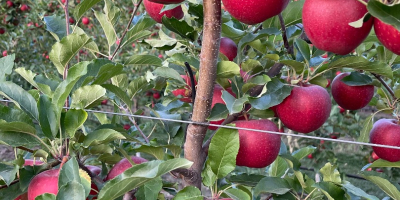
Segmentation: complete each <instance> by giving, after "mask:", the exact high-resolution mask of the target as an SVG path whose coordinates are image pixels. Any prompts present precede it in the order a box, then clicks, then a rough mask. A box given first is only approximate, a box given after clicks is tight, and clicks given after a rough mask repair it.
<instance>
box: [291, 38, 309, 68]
mask: <svg viewBox="0 0 400 200" xmlns="http://www.w3.org/2000/svg"><path fill="white" fill-rule="evenodd" d="M294 44H295V47H296V48H297V50H298V51H299V53H300V54H301V56H302V57H303V58H304V59H305V60H306V61H307V62H310V59H311V52H310V46H309V45H308V44H307V42H306V41H304V40H302V39H300V38H296V39H295V40H294Z"/></svg>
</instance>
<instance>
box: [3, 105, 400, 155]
mask: <svg viewBox="0 0 400 200" xmlns="http://www.w3.org/2000/svg"><path fill="white" fill-rule="evenodd" d="M0 102H11V103H13V102H12V101H10V100H0ZM64 108H66V109H70V108H69V107H64ZM84 110H85V111H86V112H92V113H101V114H110V115H118V116H126V117H135V118H143V119H150V120H161V121H170V122H178V123H184V124H196V125H204V126H213V127H218V128H228V129H235V130H246V131H256V132H260V133H270V134H277V135H283V136H291V137H299V138H307V139H314V140H325V141H331V142H337V143H345V144H354V145H362V146H371V147H383V148H389V149H398V150H400V147H399V146H390V145H382V144H372V143H366V142H356V141H349V140H340V139H332V138H323V137H317V136H310V135H304V134H293V133H281V132H275V131H266V130H258V129H251V128H241V127H233V126H226V125H216V124H209V123H203V122H194V121H186V120H177V119H167V118H159V117H151V116H144V115H131V114H125V113H115V112H107V111H101V110H89V109H84Z"/></svg>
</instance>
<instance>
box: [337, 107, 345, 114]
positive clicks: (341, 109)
mask: <svg viewBox="0 0 400 200" xmlns="http://www.w3.org/2000/svg"><path fill="white" fill-rule="evenodd" d="M338 108H339V112H340V113H344V112H346V110H345V109H343V108H342V107H340V106H338Z"/></svg>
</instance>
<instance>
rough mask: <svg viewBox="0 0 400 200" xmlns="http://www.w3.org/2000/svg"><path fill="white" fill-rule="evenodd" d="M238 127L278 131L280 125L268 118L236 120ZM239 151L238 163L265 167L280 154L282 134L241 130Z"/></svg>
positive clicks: (239, 164)
mask: <svg viewBox="0 0 400 200" xmlns="http://www.w3.org/2000/svg"><path fill="white" fill-rule="evenodd" d="M233 123H234V124H236V127H239V128H250V129H258V130H264V131H274V132H278V131H279V129H278V127H277V126H276V125H275V124H274V123H273V122H271V121H269V120H267V119H262V120H249V121H245V120H242V121H236V122H233ZM239 141H240V147H239V153H238V155H237V157H236V165H238V166H246V167H253V168H263V167H266V166H268V165H270V164H271V163H272V162H274V160H275V159H276V157H277V156H278V154H279V149H280V147H281V137H280V135H276V134H271V133H260V132H256V131H247V130H239Z"/></svg>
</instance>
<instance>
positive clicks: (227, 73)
mask: <svg viewBox="0 0 400 200" xmlns="http://www.w3.org/2000/svg"><path fill="white" fill-rule="evenodd" d="M237 75H240V67H239V65H237V64H236V63H234V62H231V61H221V62H218V65H217V78H232V77H234V76H237Z"/></svg>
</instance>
